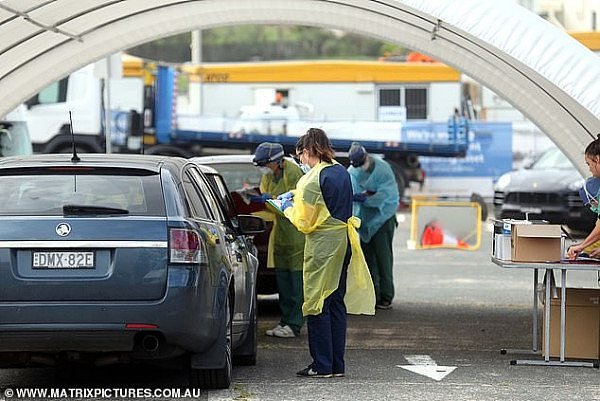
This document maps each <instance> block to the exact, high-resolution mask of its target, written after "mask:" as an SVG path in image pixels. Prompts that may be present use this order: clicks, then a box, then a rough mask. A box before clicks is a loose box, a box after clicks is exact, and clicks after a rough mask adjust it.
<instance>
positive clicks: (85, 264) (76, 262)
mask: <svg viewBox="0 0 600 401" xmlns="http://www.w3.org/2000/svg"><path fill="white" fill-rule="evenodd" d="M32 265H33V268H34V269H92V268H93V267H94V252H66V251H65V252H55V251H53V252H33V258H32Z"/></svg>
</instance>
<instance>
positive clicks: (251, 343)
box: [233, 291, 258, 366]
mask: <svg viewBox="0 0 600 401" xmlns="http://www.w3.org/2000/svg"><path fill="white" fill-rule="evenodd" d="M257 302H258V299H257V297H256V291H255V292H254V298H253V300H252V312H251V313H250V324H249V325H248V331H247V333H246V338H245V339H244V342H243V343H242V344H241V345H240V347H239V349H240V350H241V352H243V354H241V355H234V356H233V362H234V363H235V364H236V365H241V366H254V365H256V354H257V351H258V318H257V313H256V309H257V306H256V304H257Z"/></svg>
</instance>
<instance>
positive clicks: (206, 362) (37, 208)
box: [0, 154, 264, 388]
mask: <svg viewBox="0 0 600 401" xmlns="http://www.w3.org/2000/svg"><path fill="white" fill-rule="evenodd" d="M207 173H210V175H211V177H210V178H209V177H207V175H205V174H204V173H203V172H202V168H201V167H199V166H197V165H196V164H194V163H190V162H188V161H187V160H185V159H179V158H169V157H160V156H137V157H136V156H132V155H105V154H93V155H92V154H90V155H81V160H80V161H77V162H73V161H71V156H70V155H67V154H61V155H38V156H29V157H9V158H5V159H2V160H1V161H0V187H1V188H2V189H3V190H2V191H1V192H0V221H1V222H2V224H0V366H2V367H13V366H20V367H22V366H37V365H40V364H42V365H44V364H55V363H57V362H59V361H63V360H65V361H79V362H85V361H88V362H92V363H95V364H97V365H107V364H111V363H119V362H126V361H144V360H146V361H147V360H152V361H154V362H155V363H157V362H161V361H163V362H167V361H169V362H171V361H173V360H176V361H187V362H186V363H187V366H185V367H186V371H188V370H189V372H190V374H189V378H190V384H191V385H192V386H194V387H203V388H226V387H229V384H230V381H231V365H232V359H233V360H237V361H238V362H240V363H242V364H254V363H255V362H256V329H257V327H256V272H257V269H258V259H257V258H256V256H255V254H254V252H255V248H254V247H253V246H252V245H251V241H250V236H252V235H255V234H257V233H260V232H262V231H263V230H264V222H263V221H262V219H260V218H258V217H255V216H247V215H237V214H236V213H235V212H234V211H233V210H229V209H227V205H226V203H225V201H224V199H223V197H222V196H221V195H222V192H228V191H227V189H226V188H225V189H223V191H216V190H215V188H216V187H215V182H217V181H221V182H222V178H221V177H220V176H219V175H218V174H217V173H216V172H215V171H214V170H212V169H211V171H207Z"/></svg>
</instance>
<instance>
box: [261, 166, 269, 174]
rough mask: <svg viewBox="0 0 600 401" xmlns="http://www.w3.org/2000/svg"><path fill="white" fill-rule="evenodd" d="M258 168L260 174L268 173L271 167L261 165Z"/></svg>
mask: <svg viewBox="0 0 600 401" xmlns="http://www.w3.org/2000/svg"><path fill="white" fill-rule="evenodd" d="M258 169H259V170H260V173H261V174H262V175H265V174H269V173H270V172H271V169H270V168H268V167H264V166H263V167H259V168H258Z"/></svg>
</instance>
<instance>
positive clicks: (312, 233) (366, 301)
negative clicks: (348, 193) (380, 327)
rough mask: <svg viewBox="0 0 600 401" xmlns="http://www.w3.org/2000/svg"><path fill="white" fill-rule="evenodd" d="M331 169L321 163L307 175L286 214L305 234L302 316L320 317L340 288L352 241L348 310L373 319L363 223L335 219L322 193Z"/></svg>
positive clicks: (346, 297) (300, 182)
mask: <svg viewBox="0 0 600 401" xmlns="http://www.w3.org/2000/svg"><path fill="white" fill-rule="evenodd" d="M334 163H335V161H334ZM331 165H332V164H331V163H325V162H320V163H318V164H317V165H316V166H314V167H313V168H312V169H311V170H310V171H309V172H308V173H307V174H306V175H304V176H303V177H302V178H301V179H300V180H299V181H298V185H297V186H296V190H295V191H294V204H293V206H292V207H289V208H287V209H286V210H285V212H284V213H285V216H286V217H287V218H288V219H290V221H291V222H292V223H293V224H294V226H296V228H298V230H299V231H300V232H302V233H304V234H306V245H305V247H304V267H303V279H304V304H303V305H302V313H303V314H304V316H307V315H318V314H320V313H321V311H322V309H323V302H324V301H325V299H326V298H327V297H328V296H329V295H331V294H332V293H333V292H334V291H335V290H336V289H337V288H338V284H339V281H340V276H341V274H342V264H343V262H344V256H345V254H346V248H347V246H348V239H350V248H351V250H352V257H351V259H350V265H349V266H348V278H347V281H346V296H345V297H344V303H345V304H346V310H347V312H348V313H352V314H366V315H373V314H375V290H374V288H373V282H372V281H371V275H370V273H369V269H368V267H367V263H366V262H365V257H364V255H363V252H362V249H361V247H360V240H359V237H358V232H357V231H356V229H357V228H358V227H360V219H358V218H357V217H354V216H352V217H351V218H350V219H348V221H347V222H343V221H340V220H338V219H336V218H334V217H332V216H331V214H330V213H329V210H328V209H327V206H326V205H325V201H324V199H323V194H322V192H321V185H320V183H319V176H320V172H321V170H323V169H324V168H327V167H329V166H331Z"/></svg>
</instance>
